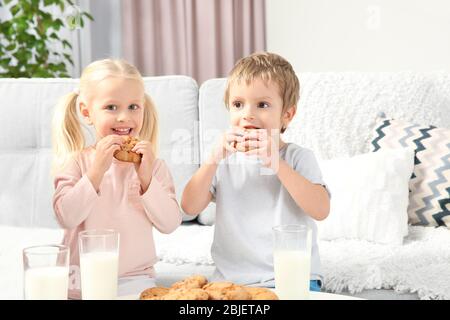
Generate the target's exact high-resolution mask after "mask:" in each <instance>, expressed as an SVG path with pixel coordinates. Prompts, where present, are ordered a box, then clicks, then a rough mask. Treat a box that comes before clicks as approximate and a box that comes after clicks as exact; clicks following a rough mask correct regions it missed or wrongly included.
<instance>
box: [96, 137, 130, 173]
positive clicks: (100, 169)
mask: <svg viewBox="0 0 450 320" xmlns="http://www.w3.org/2000/svg"><path fill="white" fill-rule="evenodd" d="M125 139H126V137H123V136H120V135H117V134H112V135H108V136H106V137H104V138H102V139H100V140H99V141H98V142H97V144H96V146H95V150H96V151H95V160H94V165H93V168H94V169H95V171H96V172H97V173H98V174H101V175H103V174H104V173H105V172H106V171H108V169H109V167H110V166H111V163H112V158H113V156H114V152H115V151H116V150H120V146H121V145H122V144H123V143H124V142H125Z"/></svg>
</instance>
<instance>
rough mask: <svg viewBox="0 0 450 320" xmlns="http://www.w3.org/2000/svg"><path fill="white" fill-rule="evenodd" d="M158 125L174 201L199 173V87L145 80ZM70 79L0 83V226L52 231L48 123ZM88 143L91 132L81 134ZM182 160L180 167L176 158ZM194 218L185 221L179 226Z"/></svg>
mask: <svg viewBox="0 0 450 320" xmlns="http://www.w3.org/2000/svg"><path fill="white" fill-rule="evenodd" d="M144 82H145V88H146V91H147V92H148V93H149V94H150V96H151V97H152V98H153V100H154V101H155V104H156V106H157V109H158V115H159V120H160V155H159V156H160V157H161V158H163V159H164V160H165V161H166V163H167V164H168V166H169V168H170V170H171V173H172V175H173V178H174V181H175V188H176V192H177V195H178V199H180V198H181V193H182V191H183V188H184V186H185V184H186V183H187V181H188V180H189V179H190V177H191V176H192V175H193V174H194V172H195V171H196V170H197V168H198V158H199V152H198V147H196V145H195V144H196V143H197V136H198V86H197V83H196V82H195V81H194V80H193V79H192V78H189V77H186V76H166V77H147V78H144ZM77 85H78V81H77V80H74V79H36V78H35V79H0V97H1V101H2V108H3V109H4V110H7V112H2V113H1V114H0V122H1V123H2V125H3V133H2V134H1V135H0V176H1V177H2V178H3V179H4V183H2V184H1V185H0V212H1V215H0V224H8V225H16V226H27V227H30V226H41V227H56V226H57V222H56V219H55V217H54V214H53V209H52V195H53V181H52V178H51V176H50V165H51V118H52V115H53V110H54V107H55V105H56V103H57V101H58V99H59V98H60V97H61V96H62V95H64V94H66V93H68V92H70V91H72V90H73V89H74V88H75V87H76V86H77ZM85 133H86V138H87V141H88V143H92V142H93V137H94V133H93V130H92V127H90V128H89V129H88V130H87V131H86V132H85ZM180 152H183V153H184V154H186V155H187V156H186V158H185V159H183V161H180V157H179V154H180ZM191 219H193V217H191V216H187V215H185V216H184V220H191Z"/></svg>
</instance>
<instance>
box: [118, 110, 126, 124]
mask: <svg viewBox="0 0 450 320" xmlns="http://www.w3.org/2000/svg"><path fill="white" fill-rule="evenodd" d="M127 120H128V116H127V115H126V113H125V112H121V113H119V114H118V115H117V121H118V122H125V121H127Z"/></svg>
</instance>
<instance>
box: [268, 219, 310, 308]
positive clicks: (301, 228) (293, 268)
mask: <svg viewBox="0 0 450 320" xmlns="http://www.w3.org/2000/svg"><path fill="white" fill-rule="evenodd" d="M311 235H312V231H311V229H310V228H309V227H307V226H306V225H293V224H291V225H279V226H275V227H273V238H274V251H273V265H274V273H275V291H276V293H277V295H278V297H279V298H280V299H281V300H305V299H309V280H310V272H311V238H312V236H311Z"/></svg>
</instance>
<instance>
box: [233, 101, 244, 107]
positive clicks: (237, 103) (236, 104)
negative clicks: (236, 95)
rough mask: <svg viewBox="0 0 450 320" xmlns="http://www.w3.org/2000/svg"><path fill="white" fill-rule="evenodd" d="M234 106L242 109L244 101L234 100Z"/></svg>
mask: <svg viewBox="0 0 450 320" xmlns="http://www.w3.org/2000/svg"><path fill="white" fill-rule="evenodd" d="M233 108H235V109H240V108H242V103H241V102H239V101H235V102H233Z"/></svg>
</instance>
